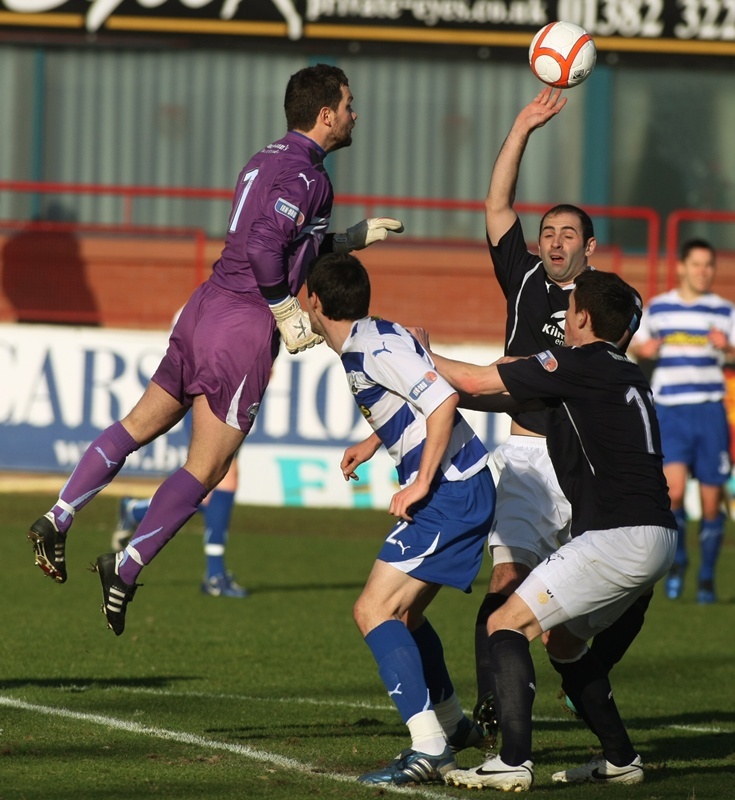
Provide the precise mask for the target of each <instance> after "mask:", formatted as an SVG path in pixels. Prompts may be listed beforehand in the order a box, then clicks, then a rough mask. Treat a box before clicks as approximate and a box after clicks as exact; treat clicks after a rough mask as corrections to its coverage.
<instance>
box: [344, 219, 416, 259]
mask: <svg viewBox="0 0 735 800" xmlns="http://www.w3.org/2000/svg"><path fill="white" fill-rule="evenodd" d="M388 231H394V232H395V233H402V232H403V223H402V222H401V221H400V220H399V219H393V218H392V217H372V218H371V219H364V220H362V221H361V222H358V223H357V224H356V225H353V226H352V227H350V228H347V230H346V231H345V232H344V233H335V234H334V243H333V245H332V247H333V249H334V252H335V253H350V252H351V251H352V250H362V249H363V248H364V247H368V246H369V245H371V244H373V242H382V241H384V240H385V239H386V238H387V237H388Z"/></svg>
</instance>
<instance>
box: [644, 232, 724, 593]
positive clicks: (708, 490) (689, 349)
mask: <svg viewBox="0 0 735 800" xmlns="http://www.w3.org/2000/svg"><path fill="white" fill-rule="evenodd" d="M677 275H678V278H679V285H678V286H677V287H676V288H675V289H671V290H670V291H668V292H665V293H664V294H661V295H658V296H657V297H654V298H653V299H652V300H651V301H650V302H649V303H648V305H647V306H646V308H645V310H644V313H643V319H642V321H641V327H640V330H639V331H638V333H637V334H636V336H635V337H634V339H633V342H632V344H631V352H632V353H633V354H634V355H636V356H638V357H640V358H642V359H656V365H655V367H654V370H653V375H652V379H651V388H652V390H653V395H654V398H655V401H656V412H657V414H658V418H659V423H660V425H661V437H662V440H663V447H664V473H665V474H666V480H667V482H668V484H669V494H670V496H671V507H672V509H673V511H674V516H675V517H676V522H677V526H678V530H679V538H678V547H677V550H676V559H675V561H674V565H673V567H672V569H671V573H670V575H669V577H668V579H667V581H666V596H667V597H668V598H669V599H671V600H676V599H677V598H679V597H680V596H681V593H682V591H683V589H684V575H685V572H686V569H687V566H688V564H689V557H688V555H687V547H686V528H687V515H686V509H685V507H684V498H685V494H686V487H687V481H688V479H689V477H690V476H692V477H693V478H696V479H697V480H698V481H699V496H700V500H701V508H702V521H701V525H700V528H699V545H700V552H701V565H700V569H699V576H698V584H697V602H698V603H703V604H708V603H714V602H715V601H716V599H717V596H716V594H715V566H716V563H717V557H718V555H719V552H720V546H721V544H722V536H723V531H724V527H725V520H726V515H725V513H724V511H723V503H724V485H725V483H726V482H727V480H728V479H729V477H730V470H731V465H730V455H729V448H730V445H729V441H730V428H729V425H728V421H727V414H726V411H725V404H724V397H725V377H724V374H723V364H724V362H725V358H726V357H727V356H732V355H733V354H734V353H735V306H733V304H732V303H730V302H729V301H728V300H725V299H723V298H722V297H720V296H719V295H717V294H714V293H713V292H712V291H711V289H712V282H713V281H714V279H715V250H714V248H713V247H712V245H711V244H710V243H709V242H707V241H704V240H703V239H691V240H689V241H687V242H685V243H684V244H683V245H682V246H681V250H680V257H679V260H678V262H677Z"/></svg>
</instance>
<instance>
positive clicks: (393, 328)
mask: <svg viewBox="0 0 735 800" xmlns="http://www.w3.org/2000/svg"><path fill="white" fill-rule="evenodd" d="M341 358H342V364H343V366H344V368H345V371H346V372H347V382H348V383H349V386H350V390H351V391H352V394H353V396H354V398H355V401H356V402H357V404H358V406H359V407H360V410H361V411H362V413H363V416H364V417H365V418H366V419H367V421H368V422H369V423H370V426H371V427H372V428H373V430H374V431H375V432H376V433H377V434H378V436H379V437H380V440H381V441H382V442H383V444H384V445H385V446H386V448H387V449H388V452H389V453H390V454H391V456H392V457H393V460H394V461H395V462H396V470H397V472H398V482H399V484H400V485H401V487H404V486H408V485H409V484H410V483H411V482H412V481H413V480H414V479H415V477H416V473H417V472H418V469H419V464H420V462H421V454H422V452H423V449H424V441H425V439H426V418H427V417H428V416H429V415H430V414H431V412H432V411H434V410H435V409H436V408H438V407H439V406H440V405H441V404H442V403H443V402H444V400H446V399H447V398H448V397H450V396H451V395H452V394H453V393H454V389H452V387H451V386H450V385H449V384H448V383H447V381H446V380H445V379H444V378H442V377H441V376H440V375H439V374H438V373H437V372H436V370H435V367H434V362H433V361H432V359H431V356H430V355H429V354H428V353H427V352H426V351H425V350H424V349H423V347H422V346H421V345H420V344H419V343H418V342H417V341H416V339H414V338H413V336H411V334H410V333H409V332H408V331H407V330H406V329H405V328H403V327H401V326H400V325H397V324H396V323H393V322H387V321H386V320H382V319H379V318H377V317H365V318H364V319H359V320H357V322H355V324H354V325H353V326H352V330H351V332H350V335H349V337H348V338H347V341H346V342H345V343H344V345H343V346H342V356H341ZM487 462H488V452H487V450H486V449H485V446H484V445H483V443H482V442H481V441H480V439H479V438H478V437H477V434H476V433H475V432H474V431H473V430H472V428H471V427H470V426H469V424H468V423H467V421H466V420H465V419H464V417H463V416H462V415H461V414H460V413H459V412H457V413H456V416H455V421H454V430H453V432H452V437H451V439H450V441H449V446H448V447H447V450H446V452H445V454H444V457H443V458H442V461H441V464H440V465H439V469H438V470H437V477H436V480H438V482H440V483H444V482H446V481H462V480H467V478H470V477H472V476H473V475H475V474H476V473H478V472H479V471H480V470H481V469H483V468H484V467H485V465H486V464H487Z"/></svg>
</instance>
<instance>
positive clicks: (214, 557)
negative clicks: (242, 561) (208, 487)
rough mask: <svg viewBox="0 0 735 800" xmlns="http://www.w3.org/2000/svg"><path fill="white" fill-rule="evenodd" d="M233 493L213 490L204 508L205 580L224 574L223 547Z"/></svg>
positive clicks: (225, 542)
mask: <svg viewBox="0 0 735 800" xmlns="http://www.w3.org/2000/svg"><path fill="white" fill-rule="evenodd" d="M234 503H235V493H234V492H226V491H223V490H222V489H215V490H214V491H213V492H212V494H211V495H210V496H209V501H208V502H207V505H206V506H204V508H203V509H202V512H203V513H204V525H205V530H204V555H205V556H206V558H207V578H214V577H215V576H218V575H224V574H225V545H226V544H227V531H228V529H229V527H230V517H231V515H232V506H233V505H234Z"/></svg>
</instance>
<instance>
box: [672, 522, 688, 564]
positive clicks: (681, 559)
mask: <svg viewBox="0 0 735 800" xmlns="http://www.w3.org/2000/svg"><path fill="white" fill-rule="evenodd" d="M674 519H676V529H677V537H676V555H675V556H674V566H675V567H679V568H681V569H683V568H684V567H686V566H687V564H689V558H688V557H687V514H686V511H685V510H684V509H683V508H677V509H676V511H674Z"/></svg>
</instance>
